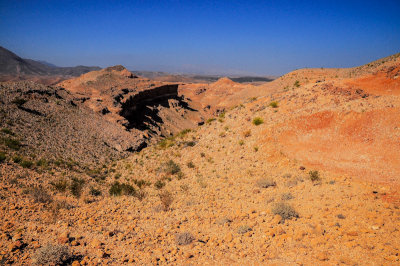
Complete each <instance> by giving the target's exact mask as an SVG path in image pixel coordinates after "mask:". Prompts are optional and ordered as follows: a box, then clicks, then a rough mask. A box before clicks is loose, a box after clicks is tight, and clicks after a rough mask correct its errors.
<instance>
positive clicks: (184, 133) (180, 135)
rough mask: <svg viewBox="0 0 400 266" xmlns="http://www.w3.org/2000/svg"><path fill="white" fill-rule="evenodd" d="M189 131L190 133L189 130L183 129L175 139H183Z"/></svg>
mask: <svg viewBox="0 0 400 266" xmlns="http://www.w3.org/2000/svg"><path fill="white" fill-rule="evenodd" d="M190 131H192V130H191V129H184V130H182V131H181V132H179V133H178V135H177V137H180V138H183V137H185V136H186V135H187V134H188V133H189V132H190Z"/></svg>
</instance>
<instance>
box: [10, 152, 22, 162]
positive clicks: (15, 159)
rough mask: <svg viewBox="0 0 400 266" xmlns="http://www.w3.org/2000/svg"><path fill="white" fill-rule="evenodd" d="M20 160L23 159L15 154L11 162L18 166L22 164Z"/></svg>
mask: <svg viewBox="0 0 400 266" xmlns="http://www.w3.org/2000/svg"><path fill="white" fill-rule="evenodd" d="M22 159H23V158H22V156H20V155H17V154H16V155H14V156H13V157H12V160H13V162H14V163H18V164H19V163H20V162H22Z"/></svg>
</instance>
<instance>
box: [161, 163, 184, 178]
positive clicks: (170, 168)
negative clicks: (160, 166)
mask: <svg viewBox="0 0 400 266" xmlns="http://www.w3.org/2000/svg"><path fill="white" fill-rule="evenodd" d="M164 171H165V173H166V174H170V175H175V174H177V173H179V172H180V171H181V168H180V166H179V165H178V164H176V163H175V162H174V161H173V160H169V161H168V162H166V163H165V164H164Z"/></svg>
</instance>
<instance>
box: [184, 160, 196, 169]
mask: <svg viewBox="0 0 400 266" xmlns="http://www.w3.org/2000/svg"><path fill="white" fill-rule="evenodd" d="M186 165H187V167H189V168H194V167H195V166H194V163H193V162H192V161H190V162H188V163H187V164H186Z"/></svg>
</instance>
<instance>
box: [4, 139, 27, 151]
mask: <svg viewBox="0 0 400 266" xmlns="http://www.w3.org/2000/svg"><path fill="white" fill-rule="evenodd" d="M1 142H3V143H4V144H5V145H6V146H7V147H8V148H10V149H13V150H16V151H18V150H19V149H20V148H21V146H22V144H21V142H20V141H19V140H17V139H12V138H3V139H2V141H1Z"/></svg>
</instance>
